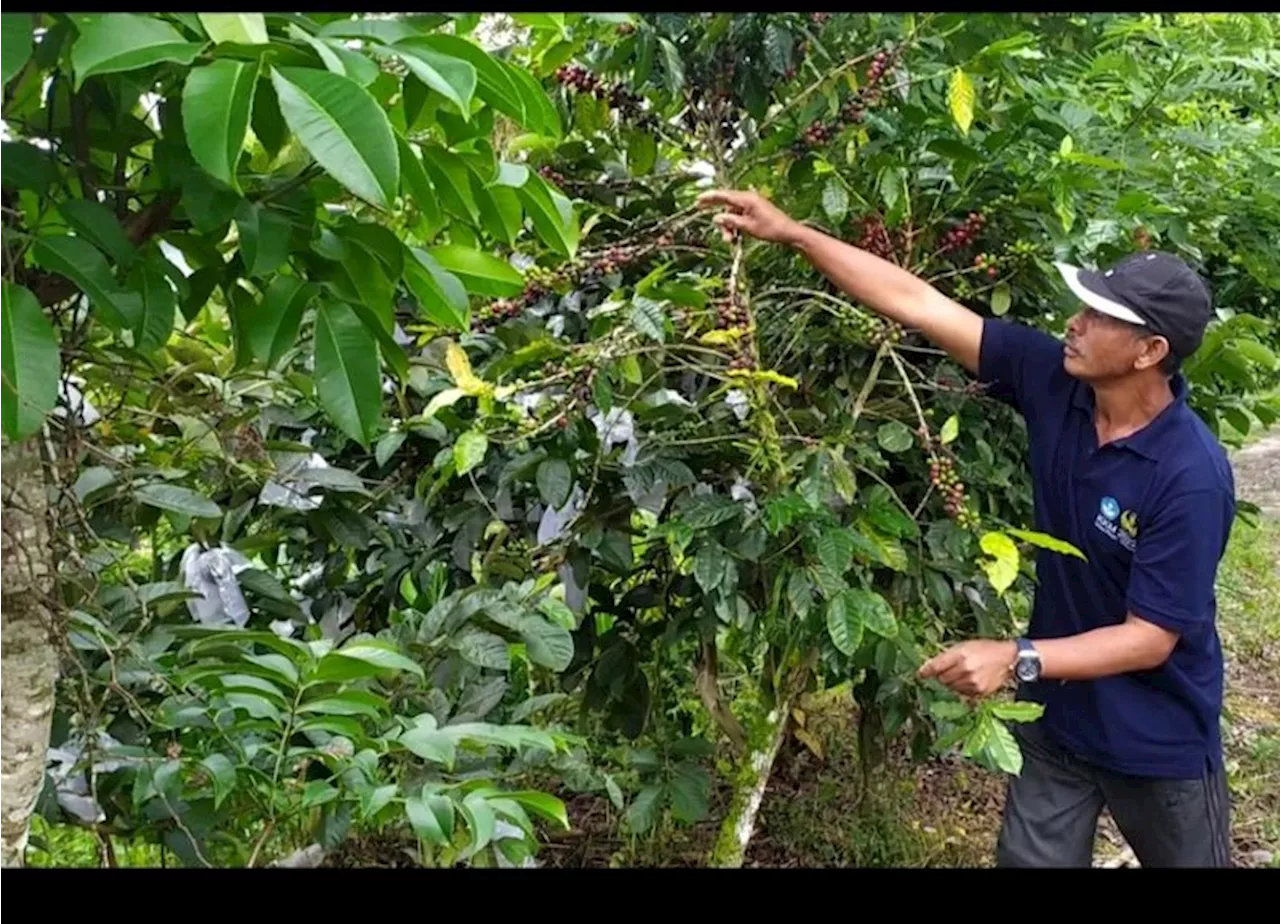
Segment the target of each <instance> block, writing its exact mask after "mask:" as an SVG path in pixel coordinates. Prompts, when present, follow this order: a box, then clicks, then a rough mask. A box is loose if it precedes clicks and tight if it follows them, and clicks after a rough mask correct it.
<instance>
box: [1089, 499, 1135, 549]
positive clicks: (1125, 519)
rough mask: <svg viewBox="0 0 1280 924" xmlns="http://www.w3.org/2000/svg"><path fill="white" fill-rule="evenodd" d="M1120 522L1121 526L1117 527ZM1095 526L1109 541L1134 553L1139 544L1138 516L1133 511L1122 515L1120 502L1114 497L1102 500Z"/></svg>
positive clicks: (1127, 511) (1094, 522)
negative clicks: (1117, 521) (1118, 521)
mask: <svg viewBox="0 0 1280 924" xmlns="http://www.w3.org/2000/svg"><path fill="white" fill-rule="evenodd" d="M1117 519H1119V520H1120V524H1119V525H1118V526H1117V525H1116V520H1117ZM1093 525H1094V526H1096V527H1097V528H1098V530H1099V531H1100V532H1101V533H1102V534H1103V535H1105V536H1106V537H1107V538H1108V539H1112V540H1114V541H1116V542H1118V543H1120V545H1121V546H1122V547H1123V548H1124V549H1126V550H1127V551H1130V552H1132V551H1133V550H1134V549H1135V548H1136V547H1137V544H1138V515H1137V514H1136V513H1134V512H1133V511H1132V510H1126V511H1124V513H1123V514H1122V513H1121V512H1120V502H1119V501H1118V500H1116V499H1115V498H1114V497H1111V496H1110V495H1108V496H1107V497H1104V498H1103V499H1102V503H1101V504H1099V505H1098V515H1097V517H1095V518H1094V521H1093Z"/></svg>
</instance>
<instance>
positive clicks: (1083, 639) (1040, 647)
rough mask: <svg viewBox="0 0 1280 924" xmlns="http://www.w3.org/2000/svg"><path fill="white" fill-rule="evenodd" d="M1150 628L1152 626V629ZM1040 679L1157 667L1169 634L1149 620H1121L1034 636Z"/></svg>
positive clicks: (1082, 677)
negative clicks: (1068, 632) (1061, 634)
mask: <svg viewBox="0 0 1280 924" xmlns="http://www.w3.org/2000/svg"><path fill="white" fill-rule="evenodd" d="M1152 630H1155V631H1154V632H1153V631H1152ZM1032 644H1033V645H1035V647H1036V650H1037V651H1038V652H1040V676H1041V678H1042V679H1044V680H1096V679H1097V678H1099V677H1112V676H1115V675H1117V674H1126V673H1129V672H1130V671H1145V670H1151V669H1153V668H1156V667H1159V666H1160V665H1161V664H1163V663H1164V662H1165V660H1166V659H1168V657H1169V653H1170V651H1171V650H1172V647H1173V643H1172V641H1171V636H1170V634H1168V633H1165V631H1164V630H1162V629H1158V628H1157V627H1155V626H1152V625H1151V624H1150V623H1141V624H1139V623H1134V622H1123V623H1121V624H1120V625H1117V626H1104V627H1103V628H1101V629H1091V630H1089V631H1088V632H1082V633H1080V634H1079V635H1071V636H1067V637H1066V638H1047V639H1034V640H1033V641H1032Z"/></svg>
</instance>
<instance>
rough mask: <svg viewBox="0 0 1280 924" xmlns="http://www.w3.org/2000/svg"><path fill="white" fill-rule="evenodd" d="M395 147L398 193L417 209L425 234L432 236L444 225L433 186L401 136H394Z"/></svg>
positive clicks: (418, 160)
mask: <svg viewBox="0 0 1280 924" xmlns="http://www.w3.org/2000/svg"><path fill="white" fill-rule="evenodd" d="M396 147H398V148H399V149H400V193H401V195H403V196H404V197H405V198H406V199H408V200H410V201H411V202H412V203H413V204H414V205H416V206H417V207H418V212H419V214H420V215H421V216H422V220H423V221H425V222H426V224H427V228H428V230H427V232H426V233H429V234H433V233H434V232H435V231H436V230H438V229H439V228H440V227H441V226H442V225H443V224H444V213H443V212H442V211H441V210H440V203H439V202H438V201H437V196H436V190H435V186H434V185H432V183H431V178H430V177H429V176H427V171H426V168H424V167H423V166H422V161H421V159H419V157H418V155H417V154H415V153H414V151H413V148H411V147H409V142H407V141H405V140H404V138H403V136H401V135H396Z"/></svg>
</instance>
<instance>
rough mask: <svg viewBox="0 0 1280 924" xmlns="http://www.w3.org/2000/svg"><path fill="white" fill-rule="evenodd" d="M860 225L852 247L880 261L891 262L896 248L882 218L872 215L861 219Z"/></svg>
mask: <svg viewBox="0 0 1280 924" xmlns="http://www.w3.org/2000/svg"><path fill="white" fill-rule="evenodd" d="M860 224H861V230H860V233H859V234H858V237H857V239H856V240H855V241H854V245H853V246H855V247H857V248H858V249H859V250H865V251H867V253H871V254H875V255H876V256H877V257H879V258H880V259H882V260H892V259H893V255H894V252H895V250H896V248H895V246H894V240H893V237H892V235H891V234H890V232H889V229H888V228H886V227H885V225H884V218H883V217H881V216H880V215H879V214H874V215H870V216H868V217H867V218H863V219H862V220H861V222H860Z"/></svg>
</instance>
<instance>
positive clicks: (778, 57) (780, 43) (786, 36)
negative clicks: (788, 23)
mask: <svg viewBox="0 0 1280 924" xmlns="http://www.w3.org/2000/svg"><path fill="white" fill-rule="evenodd" d="M793 44H794V39H793V38H792V37H791V33H790V31H788V30H787V29H785V28H783V27H782V26H781V25H779V24H778V23H776V22H771V23H769V25H767V26H766V27H765V30H764V57H765V60H766V61H768V62H769V68H770V70H772V71H773V73H774V74H785V73H786V72H787V71H788V70H790V68H791V50H792V45H793Z"/></svg>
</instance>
